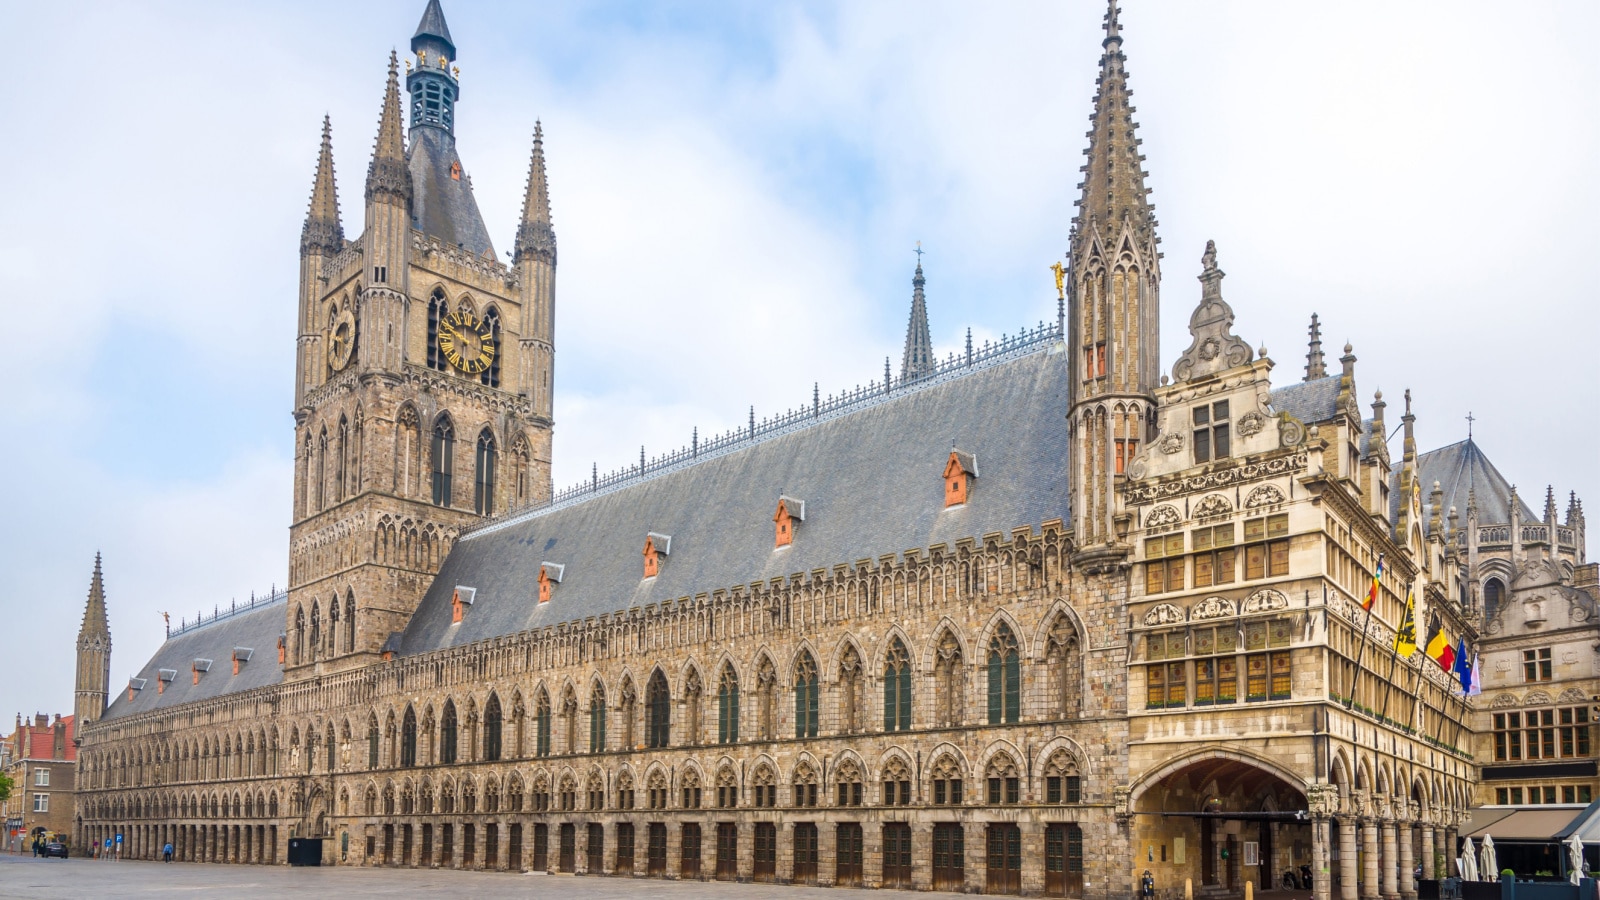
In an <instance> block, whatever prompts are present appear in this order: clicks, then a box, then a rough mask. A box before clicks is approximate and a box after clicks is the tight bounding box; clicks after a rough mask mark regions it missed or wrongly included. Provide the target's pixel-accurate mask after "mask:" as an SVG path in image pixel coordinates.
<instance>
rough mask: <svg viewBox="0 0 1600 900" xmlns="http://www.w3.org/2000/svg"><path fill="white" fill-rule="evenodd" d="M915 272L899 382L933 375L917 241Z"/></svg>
mask: <svg viewBox="0 0 1600 900" xmlns="http://www.w3.org/2000/svg"><path fill="white" fill-rule="evenodd" d="M916 253H917V271H916V274H915V275H913V276H911V321H910V322H909V323H907V325H906V349H905V354H904V356H903V357H902V358H901V361H900V380H901V381H915V380H917V379H918V378H925V377H927V376H928V375H931V374H933V339H932V337H930V336H929V331H928V301H927V298H926V297H925V296H924V294H923V291H922V288H923V286H924V285H925V284H927V280H926V279H924V278H923V277H922V242H921V241H917V250H916Z"/></svg>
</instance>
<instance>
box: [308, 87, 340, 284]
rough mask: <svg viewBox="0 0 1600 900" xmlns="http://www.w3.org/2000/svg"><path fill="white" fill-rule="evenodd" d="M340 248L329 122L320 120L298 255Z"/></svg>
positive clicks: (327, 251) (329, 119)
mask: <svg viewBox="0 0 1600 900" xmlns="http://www.w3.org/2000/svg"><path fill="white" fill-rule="evenodd" d="M343 246H344V228H343V226H342V225H340V223H339V191H338V186H337V184H336V182H335V179H334V172H333V121H332V119H331V118H330V117H328V116H326V115H325V116H323V117H322V149H321V150H320V151H319V152H318V153H317V174H316V176H315V178H314V179H313V180H312V182H311V207H310V209H308V210H307V212H306V222H305V225H304V227H302V228H301V229H300V251H301V252H302V253H305V252H308V251H311V250H321V251H323V252H325V253H329V254H333V253H337V252H339V250H340V249H341V248H342V247H343Z"/></svg>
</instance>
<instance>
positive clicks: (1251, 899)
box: [1244, 881, 1256, 900]
mask: <svg viewBox="0 0 1600 900" xmlns="http://www.w3.org/2000/svg"><path fill="white" fill-rule="evenodd" d="M1244 900H1256V883H1255V882H1254V881H1246V882H1245V883H1244Z"/></svg>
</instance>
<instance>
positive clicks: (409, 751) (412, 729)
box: [372, 706, 454, 768]
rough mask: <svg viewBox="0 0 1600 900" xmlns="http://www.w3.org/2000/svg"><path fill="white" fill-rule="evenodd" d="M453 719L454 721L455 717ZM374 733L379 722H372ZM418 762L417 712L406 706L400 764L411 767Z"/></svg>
mask: <svg viewBox="0 0 1600 900" xmlns="http://www.w3.org/2000/svg"><path fill="white" fill-rule="evenodd" d="M451 721H454V720H453V719H452V720H451ZM372 727H373V729H374V733H376V729H377V727H378V723H377V722H373V723H372ZM416 764H417V714H416V713H415V712H413V711H412V709H411V707H409V706H408V707H406V717H405V719H403V720H402V721H401V723H400V765H401V766H404V767H406V768H410V767H412V766H414V765H416Z"/></svg>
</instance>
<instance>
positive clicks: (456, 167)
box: [450, 159, 461, 181]
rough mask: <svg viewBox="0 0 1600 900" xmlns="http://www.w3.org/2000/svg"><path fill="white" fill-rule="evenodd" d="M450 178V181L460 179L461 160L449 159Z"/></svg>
mask: <svg viewBox="0 0 1600 900" xmlns="http://www.w3.org/2000/svg"><path fill="white" fill-rule="evenodd" d="M450 179H451V180H452V181H460V180H461V160H459V159H455V160H451V161H450Z"/></svg>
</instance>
